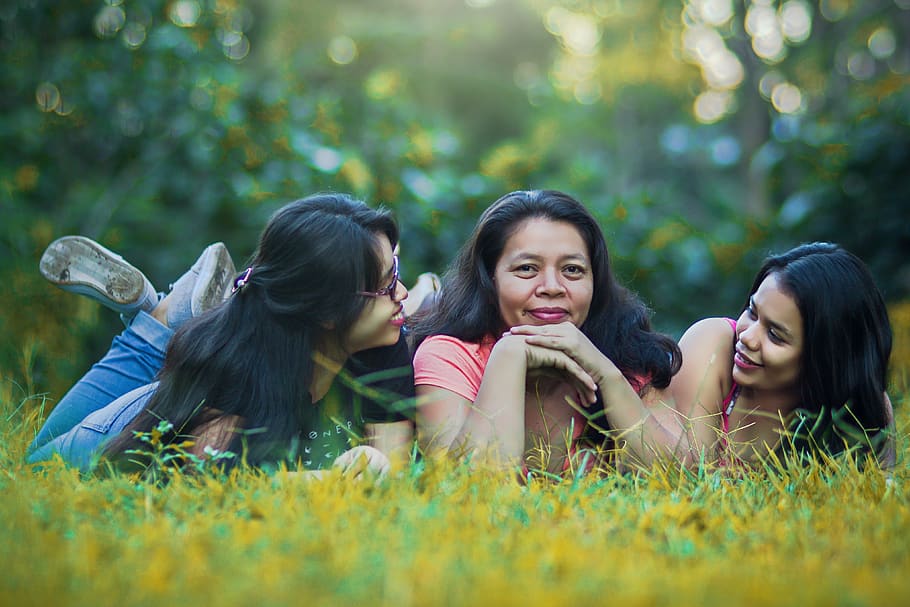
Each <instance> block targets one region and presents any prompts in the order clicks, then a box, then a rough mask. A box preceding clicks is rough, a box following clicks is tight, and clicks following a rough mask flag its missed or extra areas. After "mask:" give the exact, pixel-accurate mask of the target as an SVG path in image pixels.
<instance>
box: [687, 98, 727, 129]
mask: <svg viewBox="0 0 910 607" xmlns="http://www.w3.org/2000/svg"><path fill="white" fill-rule="evenodd" d="M732 104H733V96H732V95H731V94H730V93H729V92H728V91H714V90H708V91H705V92H703V93H701V94H700V95H699V96H698V97H696V98H695V104H694V111H695V118H696V119H697V120H698V121H699V122H704V123H707V124H710V123H712V122H717V121H718V120H720V119H721V118H723V117H724V116H725V115H726V114H727V112H728V111H729V110H730V108H731V107H732Z"/></svg>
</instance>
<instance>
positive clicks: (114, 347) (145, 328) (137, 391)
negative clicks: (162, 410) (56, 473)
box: [28, 312, 174, 470]
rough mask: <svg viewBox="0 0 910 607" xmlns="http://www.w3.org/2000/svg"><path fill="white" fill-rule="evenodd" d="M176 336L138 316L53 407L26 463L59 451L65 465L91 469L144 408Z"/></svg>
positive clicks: (144, 316) (145, 316) (47, 457)
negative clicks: (107, 447) (171, 342)
mask: <svg viewBox="0 0 910 607" xmlns="http://www.w3.org/2000/svg"><path fill="white" fill-rule="evenodd" d="M173 334H174V332H173V331H171V329H169V328H168V327H166V326H164V325H163V324H161V323H160V322H158V321H157V320H155V319H154V318H152V317H151V316H150V315H148V314H146V313H145V312H139V314H137V315H136V317H135V318H133V320H132V322H131V323H130V324H129V325H128V326H127V328H126V329H125V330H124V331H123V333H121V334H120V335H118V336H117V337H115V338H114V341H113V342H111V347H110V349H109V350H108V351H107V354H105V355H104V357H103V358H102V359H101V360H100V361H98V362H97V363H95V364H94V365H93V366H92V368H91V369H89V370H88V372H87V373H86V374H85V375H83V376H82V378H81V379H80V380H79V381H78V382H76V385H74V386H73V387H72V388H70V390H69V392H67V393H66V394H65V395H64V396H63V398H62V399H61V400H60V402H59V403H57V406H56V407H54V409H53V411H51V414H50V415H49V416H48V418H47V421H45V422H44V425H43V426H42V427H41V430H40V431H39V432H38V435H37V436H36V437H35V440H34V441H32V444H31V445H29V447H28V462H29V463H34V462H40V461H45V460H48V459H50V458H51V457H53V455H54V454H55V453H59V454H60V455H61V456H62V457H63V459H64V461H66V462H67V463H69V464H71V465H73V466H76V467H78V468H80V469H82V470H88V469H90V468H91V466H92V464H93V463H94V459H95V456H96V455H97V454H98V453H99V452H100V449H101V447H103V445H104V443H105V442H106V441H107V440H108V439H111V438H113V437H115V436H117V434H119V433H120V431H121V430H123V428H125V427H126V426H127V425H128V424H129V423H130V422H131V421H132V420H133V419H134V418H135V417H136V416H137V415H138V414H139V412H140V411H142V409H143V408H144V407H145V404H146V403H147V402H148V400H149V399H150V398H151V396H152V394H153V393H154V391H155V387H156V386H157V383H152V382H154V380H155V376H156V375H157V374H158V371H159V370H160V369H161V366H162V364H163V363H164V351H165V349H166V348H167V343H168V341H170V339H171V336H172V335H173Z"/></svg>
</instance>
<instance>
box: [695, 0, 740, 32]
mask: <svg viewBox="0 0 910 607" xmlns="http://www.w3.org/2000/svg"><path fill="white" fill-rule="evenodd" d="M697 8H698V14H699V16H700V17H701V19H702V21H704V22H705V23H707V24H708V25H713V26H715V27H716V26H720V25H723V24H724V23H726V22H727V21H729V20H730V19H731V18H732V17H733V2H732V0H700V1H699V2H698V5H697Z"/></svg>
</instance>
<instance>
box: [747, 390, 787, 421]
mask: <svg viewBox="0 0 910 607" xmlns="http://www.w3.org/2000/svg"><path fill="white" fill-rule="evenodd" d="M736 400H737V408H740V404H739V403H743V404H748V406H747V407H743V408H744V409H747V410H749V411H761V412H763V413H765V414H770V415H772V416H773V417H775V418H777V417H784V418H786V417H787V416H788V415H790V413H791V412H792V411H793V410H794V409H796V407H797V406H799V393H798V392H797V391H796V390H793V389H787V390H760V389H755V388H747V387H744V386H743V387H741V388H740V391H739V397H737V399H736Z"/></svg>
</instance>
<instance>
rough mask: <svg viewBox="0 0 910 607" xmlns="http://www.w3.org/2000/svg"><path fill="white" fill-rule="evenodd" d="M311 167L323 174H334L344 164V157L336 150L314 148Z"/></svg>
mask: <svg viewBox="0 0 910 607" xmlns="http://www.w3.org/2000/svg"><path fill="white" fill-rule="evenodd" d="M311 160H312V162H313V166H314V167H316V168H317V169H319V170H320V171H323V172H324V173H334V172H335V171H337V170H338V168H339V167H340V166H341V164H342V162H344V157H343V156H342V155H341V152H339V151H338V150H333V149H332V148H327V147H320V148H316V150H315V151H314V152H313V156H312V158H311Z"/></svg>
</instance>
